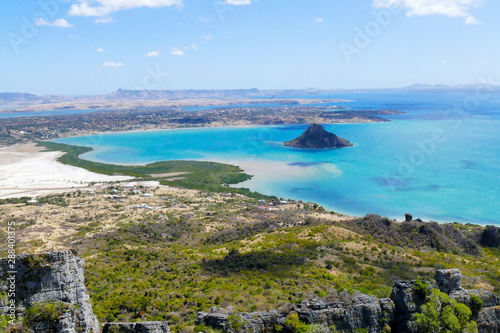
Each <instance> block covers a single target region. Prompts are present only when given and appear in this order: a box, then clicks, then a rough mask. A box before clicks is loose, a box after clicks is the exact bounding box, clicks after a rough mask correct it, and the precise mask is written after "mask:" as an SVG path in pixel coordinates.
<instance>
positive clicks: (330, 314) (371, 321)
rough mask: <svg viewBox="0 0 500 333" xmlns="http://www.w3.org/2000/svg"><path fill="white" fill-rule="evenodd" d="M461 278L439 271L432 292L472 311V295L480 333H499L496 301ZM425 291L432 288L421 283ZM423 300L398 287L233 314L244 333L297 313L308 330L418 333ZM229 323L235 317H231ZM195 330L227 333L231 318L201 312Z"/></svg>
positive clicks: (403, 284) (409, 285) (409, 284)
mask: <svg viewBox="0 0 500 333" xmlns="http://www.w3.org/2000/svg"><path fill="white" fill-rule="evenodd" d="M461 278H462V275H461V273H460V272H459V271H458V270H456V269H452V270H438V271H437V272H436V284H437V287H438V288H439V289H440V290H441V291H442V292H444V293H446V294H448V295H449V297H450V298H454V299H455V300H457V301H458V302H459V303H464V304H465V305H467V306H469V307H471V305H472V304H471V303H472V300H471V299H472V297H473V295H476V296H477V297H478V298H479V299H480V300H481V301H482V302H483V306H482V308H481V310H480V311H479V312H478V313H477V314H474V316H473V320H475V321H476V322H477V326H478V332H479V333H498V332H500V297H498V296H496V295H495V294H493V293H492V292H489V291H484V290H466V289H463V288H462V287H461ZM426 284H427V285H428V286H429V288H432V287H434V286H433V285H432V284H430V283H428V282H427V283H426ZM424 303H425V298H424V297H423V296H422V295H421V294H419V293H418V292H417V291H416V288H415V281H397V282H396V283H395V284H394V287H393V290H392V293H391V297H390V299H388V298H383V299H378V298H375V297H372V296H368V295H362V294H361V295H357V296H355V297H354V298H353V299H352V300H351V301H350V302H339V303H324V302H321V301H309V302H303V303H299V304H297V305H296V306H295V307H294V308H293V309H292V310H290V311H288V312H280V311H269V312H252V313H239V314H236V316H237V318H238V320H240V321H241V322H242V323H243V325H244V327H245V331H247V332H266V331H272V329H273V327H274V325H283V324H284V323H285V320H286V318H287V316H288V315H289V314H290V313H292V312H296V313H297V314H298V316H299V318H300V319H301V320H302V321H303V322H305V323H308V324H321V325H323V326H324V327H330V326H331V325H335V328H336V329H337V331H338V332H342V333H348V332H356V331H358V332H361V331H366V332H367V333H376V332H386V329H388V328H389V327H390V329H391V330H390V331H391V332H395V333H418V332H417V330H416V329H415V327H414V325H413V320H412V318H413V315H414V314H415V313H417V312H419V311H420V309H421V306H422V305H423V304H424ZM233 320H234V314H233ZM197 324H204V325H207V326H210V327H213V328H217V329H221V330H223V331H225V332H231V331H233V330H232V327H231V325H232V324H231V315H230V314H228V313H224V311H221V310H220V309H217V308H212V309H211V313H205V312H200V313H198V316H197Z"/></svg>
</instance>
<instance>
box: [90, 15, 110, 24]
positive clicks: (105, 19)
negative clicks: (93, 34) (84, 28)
mask: <svg viewBox="0 0 500 333" xmlns="http://www.w3.org/2000/svg"><path fill="white" fill-rule="evenodd" d="M94 22H95V23H111V22H113V18H112V17H111V16H103V17H99V18H98V19H96V20H95V21H94Z"/></svg>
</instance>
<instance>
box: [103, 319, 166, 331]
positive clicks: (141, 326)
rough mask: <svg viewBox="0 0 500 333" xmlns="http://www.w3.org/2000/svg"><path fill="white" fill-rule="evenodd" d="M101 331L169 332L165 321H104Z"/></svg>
mask: <svg viewBox="0 0 500 333" xmlns="http://www.w3.org/2000/svg"><path fill="white" fill-rule="evenodd" d="M102 333H170V329H169V328H168V325H167V322H165V321H144V322H140V323H105V324H103V325H102Z"/></svg>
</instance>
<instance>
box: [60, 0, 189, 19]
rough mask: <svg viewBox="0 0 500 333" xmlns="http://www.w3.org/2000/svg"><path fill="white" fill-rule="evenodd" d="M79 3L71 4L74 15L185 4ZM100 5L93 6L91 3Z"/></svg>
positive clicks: (171, 0) (137, 0) (159, 0)
mask: <svg viewBox="0 0 500 333" xmlns="http://www.w3.org/2000/svg"><path fill="white" fill-rule="evenodd" d="M78 1H79V2H80V3H79V4H73V5H71V7H70V9H69V12H68V13H69V14H70V15H73V16H109V15H111V14H112V13H114V12H117V11H120V10H127V9H133V8H139V7H149V8H160V7H166V6H179V7H181V6H182V5H183V0H78ZM94 2H97V3H98V5H96V6H92V5H91V3H94Z"/></svg>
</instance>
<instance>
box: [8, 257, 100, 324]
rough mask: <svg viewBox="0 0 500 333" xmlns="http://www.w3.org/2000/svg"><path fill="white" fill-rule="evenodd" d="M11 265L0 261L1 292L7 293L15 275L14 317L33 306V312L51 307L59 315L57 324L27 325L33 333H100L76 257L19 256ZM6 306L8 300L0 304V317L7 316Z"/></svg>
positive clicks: (81, 266) (42, 322) (81, 268)
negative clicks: (10, 280)
mask: <svg viewBox="0 0 500 333" xmlns="http://www.w3.org/2000/svg"><path fill="white" fill-rule="evenodd" d="M11 264H12V262H9V260H8V259H0V290H1V291H4V292H5V291H8V290H9V285H10V283H9V280H8V278H9V277H11V276H15V278H16V280H15V312H16V315H17V317H18V318H19V317H24V316H25V314H26V310H27V309H29V308H30V307H33V306H35V308H34V309H39V310H40V311H45V310H44V309H50V307H48V306H49V305H51V306H55V307H56V308H57V311H58V312H59V313H58V316H59V318H58V320H57V321H52V322H44V321H39V320H35V321H33V322H32V323H30V326H31V329H32V330H33V332H64V333H98V332H100V331H101V330H100V326H99V323H98V321H97V319H96V316H95V315H94V313H93V311H92V306H91V305H90V302H89V296H88V295H87V291H86V289H85V285H84V277H83V266H84V261H83V259H80V258H77V257H75V256H74V255H73V254H72V253H71V252H69V251H55V252H47V253H44V254H29V255H20V256H17V257H16V258H15V264H13V266H11ZM9 272H15V273H9ZM12 300H14V298H12ZM9 303H10V300H9V299H7V300H5V299H3V300H1V301H0V314H2V315H7V314H9V313H10V311H9V310H10V309H9V306H8V305H9ZM45 307H46V308H45ZM13 312H14V311H13Z"/></svg>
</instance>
